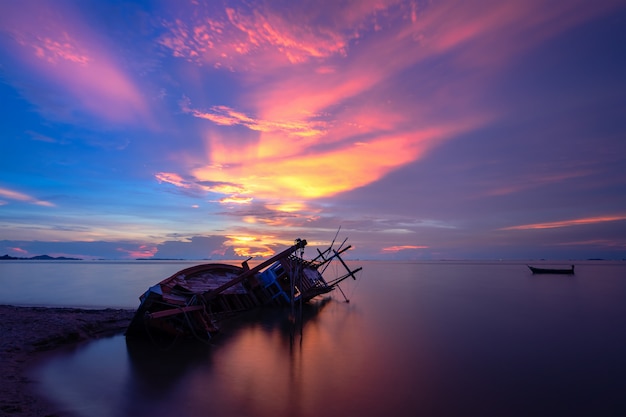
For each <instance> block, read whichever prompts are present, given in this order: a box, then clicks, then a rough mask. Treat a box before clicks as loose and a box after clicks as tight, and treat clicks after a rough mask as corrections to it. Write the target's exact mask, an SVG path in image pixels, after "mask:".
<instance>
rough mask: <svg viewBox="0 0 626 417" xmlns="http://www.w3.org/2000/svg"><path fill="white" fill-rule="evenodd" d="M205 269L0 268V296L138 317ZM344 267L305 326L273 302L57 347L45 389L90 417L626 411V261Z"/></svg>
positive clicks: (24, 264)
mask: <svg viewBox="0 0 626 417" xmlns="http://www.w3.org/2000/svg"><path fill="white" fill-rule="evenodd" d="M198 263H201V262H188V261H126V262H118V261H2V262H0V283H1V288H2V291H0V303H2V304H12V305H30V306H32V305H36V306H57V307H58V306H64V307H83V308H109V307H110V308H127V309H135V308H136V307H137V306H138V304H139V300H138V297H139V295H141V294H142V293H143V292H144V291H145V290H146V289H147V288H148V287H149V286H151V285H153V284H155V283H157V282H159V281H161V280H162V279H164V278H166V277H168V276H170V275H172V274H173V273H175V272H176V271H178V270H181V269H184V268H186V267H189V266H192V265H196V264H198ZM348 263H349V265H350V266H351V267H357V266H362V267H363V270H362V271H360V272H359V273H358V274H357V277H356V278H357V279H356V280H352V279H348V280H346V281H344V283H343V284H342V286H341V289H342V291H343V294H342V293H341V292H339V291H337V290H336V291H333V292H332V293H331V294H330V295H329V296H326V297H318V299H315V300H313V303H312V304H311V305H308V306H304V307H303V309H302V310H298V314H297V320H295V322H294V321H290V320H288V316H289V314H288V313H289V312H287V311H285V310H273V309H261V310H258V311H254V312H250V313H247V314H244V315H242V316H240V317H238V318H237V319H235V320H231V321H229V322H226V323H224V324H223V326H222V332H221V334H220V335H218V336H217V337H214V338H213V339H212V340H211V341H210V342H209V343H201V342H195V343H174V344H168V345H159V344H158V343H156V342H155V343H151V342H146V343H139V342H136V343H133V342H130V341H128V342H127V340H126V338H125V337H124V335H117V336H113V337H109V338H104V339H99V340H94V341H91V342H87V343H83V344H80V345H78V346H72V347H69V348H67V349H60V350H58V351H56V352H54V354H52V355H51V356H50V357H49V358H47V359H46V360H45V361H43V362H42V363H41V364H39V365H38V366H37V367H36V368H35V369H33V373H32V379H33V380H34V381H35V382H34V386H35V388H36V389H37V390H38V391H39V392H40V393H41V395H43V396H45V397H47V398H48V399H49V400H51V401H53V402H54V403H55V404H56V405H57V408H58V409H59V410H61V411H62V412H63V413H64V414H65V415H75V416H90V417H109V416H111V417H112V416H116V417H123V416H133V417H148V416H149V417H166V416H167V417H169V416H181V417H182V416H191V417H195V416H198V417H200V416H216V417H221V416H224V417H227V416H260V417H270V416H271V417H283V416H284V417H288V416H289V417H298V416H311V417H317V416H328V417H335V416H336V417H350V416H355V417H368V416H371V417H378V416H381V417H382V416H397V417H403V416H407V417H409V416H414V417H415V416H459V417H463V416H553V417H554V416H625V415H626V262H624V261H572V262H562V261H559V262H550V261H424V262H411V261H398V262H396V261H394V262H387V261H349V262H348ZM528 264H531V265H538V266H561V267H565V266H569V265H570V264H575V266H576V267H575V271H576V273H575V275H533V274H532V273H531V272H530V270H529V269H528V267H527V265H528ZM331 268H341V265H333V266H331ZM328 272H332V273H340V272H341V270H340V269H339V270H337V271H333V270H332V269H330V268H329V271H328Z"/></svg>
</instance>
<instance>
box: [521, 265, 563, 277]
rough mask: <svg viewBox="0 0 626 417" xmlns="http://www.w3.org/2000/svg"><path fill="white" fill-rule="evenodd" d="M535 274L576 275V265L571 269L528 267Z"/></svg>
mask: <svg viewBox="0 0 626 417" xmlns="http://www.w3.org/2000/svg"><path fill="white" fill-rule="evenodd" d="M526 266H528V268H530V270H531V271H532V273H533V274H560V275H574V265H572V266H571V267H570V268H538V267H535V266H530V265H526Z"/></svg>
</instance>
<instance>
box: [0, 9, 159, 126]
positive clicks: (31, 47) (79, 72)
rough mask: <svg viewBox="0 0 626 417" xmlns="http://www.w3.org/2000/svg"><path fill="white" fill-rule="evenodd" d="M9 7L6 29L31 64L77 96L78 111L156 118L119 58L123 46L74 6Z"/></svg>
mask: <svg viewBox="0 0 626 417" xmlns="http://www.w3.org/2000/svg"><path fill="white" fill-rule="evenodd" d="M3 13H4V17H2V18H0V30H3V31H5V32H8V33H9V34H10V35H11V37H12V38H13V39H14V40H15V44H14V45H16V46H18V47H17V48H14V49H13V50H14V51H15V55H16V56H17V57H18V58H19V59H20V60H21V62H22V63H23V65H24V67H25V69H26V70H27V71H29V72H31V73H32V74H35V75H36V76H37V77H38V78H41V79H43V80H47V81H48V82H49V84H50V85H56V86H58V88H59V91H61V93H60V94H61V95H62V96H64V97H67V98H70V99H71V100H72V101H73V110H74V111H80V112H82V111H87V112H89V113H91V114H92V115H95V116H97V117H99V118H101V119H103V120H106V121H108V122H116V123H134V124H136V123H144V124H145V123H148V124H152V123H153V121H152V120H151V115H150V109H149V108H148V105H147V103H146V101H145V99H144V97H143V95H142V93H141V92H140V90H139V87H138V86H137V85H135V83H134V82H133V81H132V79H131V77H130V76H129V75H127V74H126V73H125V72H124V70H122V66H121V65H120V63H119V62H118V60H117V58H115V54H117V51H115V50H113V49H110V48H109V47H108V45H107V44H106V41H105V40H104V39H103V38H99V37H98V36H97V35H96V34H95V33H94V32H93V30H92V29H91V28H89V27H88V26H87V25H86V24H85V23H84V22H83V20H82V19H81V17H80V16H79V15H78V14H76V13H75V12H74V10H72V9H70V8H63V7H62V6H61V5H60V4H58V3H57V2H46V1H42V2H37V6H36V8H28V7H17V6H16V7H7V8H5V9H3ZM50 88H54V87H50ZM29 94H30V95H32V97H29V98H30V99H31V100H33V101H35V102H37V97H36V95H34V93H33V92H30V93H29Z"/></svg>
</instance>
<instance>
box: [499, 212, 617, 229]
mask: <svg viewBox="0 0 626 417" xmlns="http://www.w3.org/2000/svg"><path fill="white" fill-rule="evenodd" d="M621 220H626V215H615V216H598V217H586V218H583V219H574V220H563V221H557V222H547V223H532V224H525V225H520V226H510V227H503V228H501V229H499V230H536V229H555V228H560V227H571V226H580V225H586V224H597V223H605V222H615V221H621Z"/></svg>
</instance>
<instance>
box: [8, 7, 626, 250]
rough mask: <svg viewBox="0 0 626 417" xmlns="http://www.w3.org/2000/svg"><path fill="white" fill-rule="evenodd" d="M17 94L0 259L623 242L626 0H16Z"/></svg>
mask: <svg viewBox="0 0 626 417" xmlns="http://www.w3.org/2000/svg"><path fill="white" fill-rule="evenodd" d="M0 100H1V103H2V104H1V111H0V126H1V129H2V130H1V134H0V146H1V152H0V256H1V255H3V254H8V255H11V256H19V257H30V256H34V255H40V254H49V255H51V256H72V257H80V258H84V259H100V258H106V259H135V258H151V257H154V258H185V259H206V258H212V259H220V258H228V259H233V258H237V257H240V256H242V257H248V256H255V257H257V258H260V257H263V256H268V255H271V254H272V253H275V252H277V251H279V250H281V249H282V248H284V247H285V246H287V245H290V244H292V242H293V241H294V239H296V238H303V239H307V240H308V242H309V246H312V247H315V246H317V245H319V246H325V245H328V244H329V243H330V241H331V240H332V239H333V238H334V237H335V234H336V233H337V231H338V229H339V227H341V230H340V232H339V235H338V237H337V240H338V242H341V241H343V239H345V238H346V237H348V238H349V239H348V243H350V244H352V245H353V248H354V249H353V250H352V251H351V256H352V257H355V258H360V259H416V260H421V259H538V258H546V259H587V258H607V259H626V2H624V1H611V0H602V1H588V0H583V1H577V0H568V1H550V0H543V1H534V0H519V1H518V0H506V1H501V0H495V1H488V0H476V1H458V2H457V1H436V0H432V1H392V0H376V1H373V0H372V1H370V0H354V1H339V0H331V1H320V0H316V1H298V0H296V1H284V0H276V1H266V2H263V1H254V0H252V1H248V0H246V1H219V0H215V1H212V0H211V1H200V0H198V1H184V0H181V1H178V0H177V1H174V0H172V1H96V0H83V1H79V0H76V1H62V0H51V1H25V0H4V1H2V2H0ZM310 250H311V249H309V251H310Z"/></svg>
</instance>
